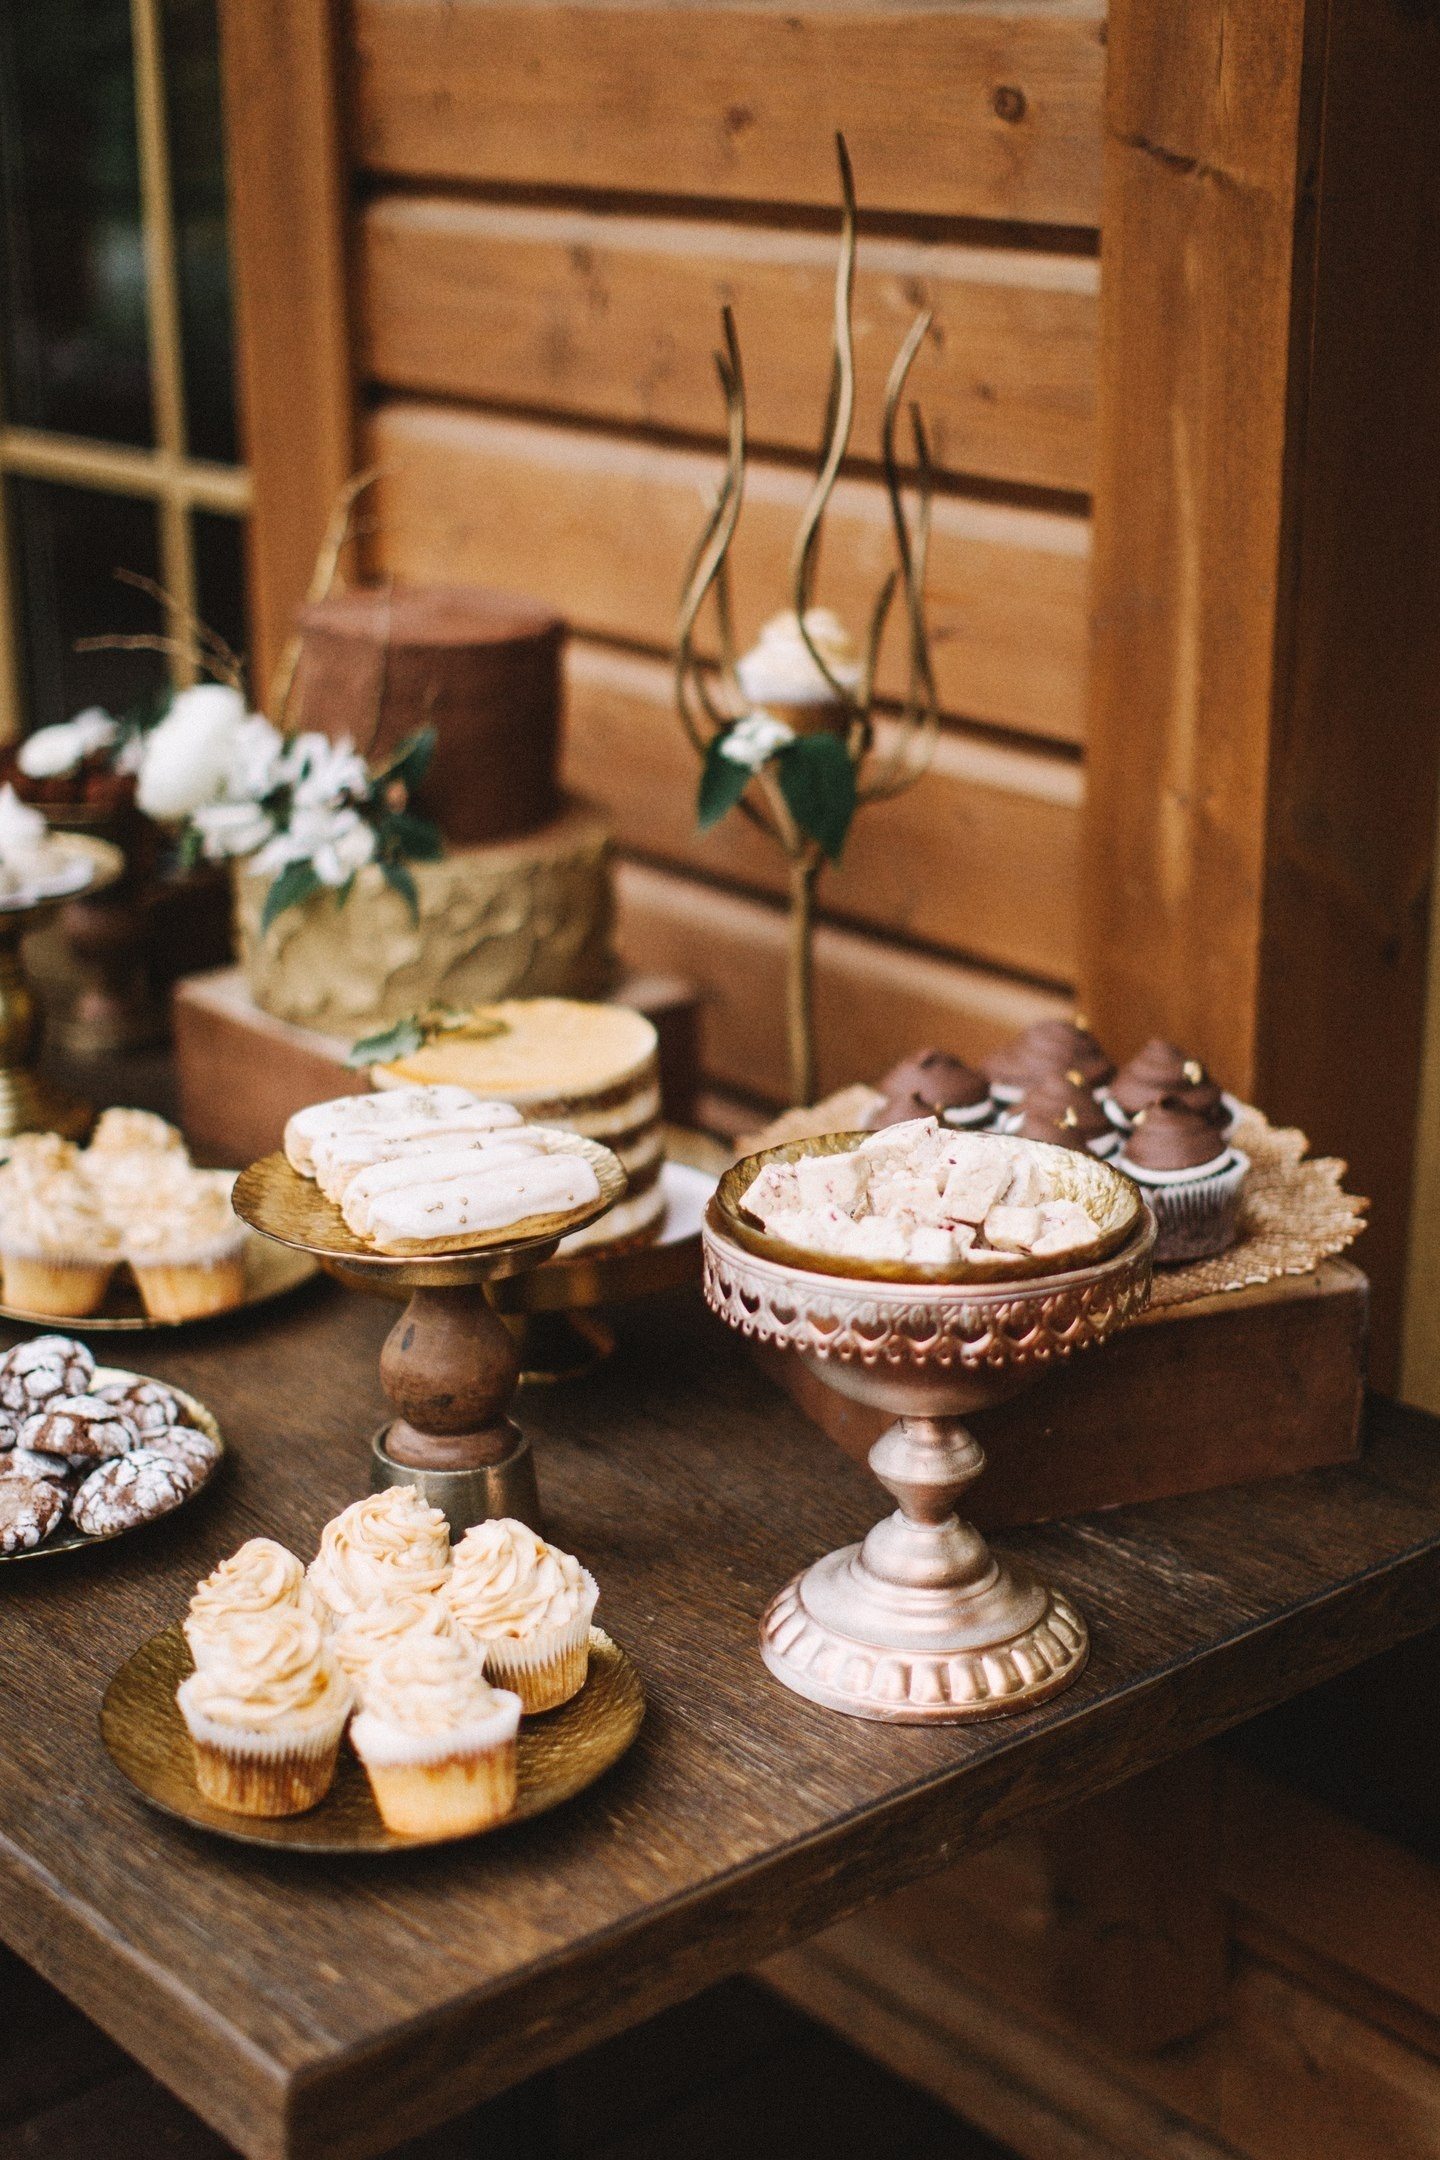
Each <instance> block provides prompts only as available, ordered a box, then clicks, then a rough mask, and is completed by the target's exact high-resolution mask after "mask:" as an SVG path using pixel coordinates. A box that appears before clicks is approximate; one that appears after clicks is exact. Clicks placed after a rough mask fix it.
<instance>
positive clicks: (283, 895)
mask: <svg viewBox="0 0 1440 2160" xmlns="http://www.w3.org/2000/svg"><path fill="white" fill-rule="evenodd" d="M319 890H320V880H319V878H318V877H316V875H315V865H314V864H313V863H308V862H292V863H286V865H285V868H284V869H283V870H282V871H281V872H280V875H279V876H278V877H277V878H276V879H275V882H274V883H273V884H272V886H271V887H270V890H269V892H267V893H266V895H265V907H264V911H263V913H262V914H261V917H260V934H261V936H262V937H263V936H264V934H265V932H266V931H267V930H268V929H269V928H270V925H271V923H273V922H274V920H275V918H276V916H277V915H283V914H284V912H285V910H286V908H292V907H300V906H301V905H302V904H303V902H305V901H306V900H308V899H309V898H310V895H311V894H312V893H317V892H319Z"/></svg>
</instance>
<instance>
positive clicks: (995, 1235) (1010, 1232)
mask: <svg viewBox="0 0 1440 2160" xmlns="http://www.w3.org/2000/svg"><path fill="white" fill-rule="evenodd" d="M1044 1232H1045V1225H1044V1223H1043V1221H1042V1220H1041V1216H1040V1210H1039V1208H1035V1207H992V1208H991V1210H990V1212H989V1214H988V1215H987V1216H986V1217H985V1223H984V1236H985V1242H986V1244H987V1245H993V1246H994V1248H995V1250H996V1251H997V1252H1029V1251H1030V1250H1031V1249H1032V1247H1033V1246H1034V1244H1035V1241H1036V1239H1037V1238H1039V1237H1043V1235H1044Z"/></svg>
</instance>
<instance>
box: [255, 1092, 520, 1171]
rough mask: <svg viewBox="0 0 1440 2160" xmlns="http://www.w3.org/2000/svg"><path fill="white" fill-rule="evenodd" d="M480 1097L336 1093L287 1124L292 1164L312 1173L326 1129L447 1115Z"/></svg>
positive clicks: (468, 1094)
mask: <svg viewBox="0 0 1440 2160" xmlns="http://www.w3.org/2000/svg"><path fill="white" fill-rule="evenodd" d="M478 1101H479V1097H478V1096H477V1095H475V1094H473V1093H472V1092H471V1090H470V1089H469V1088H462V1087H410V1088H391V1089H389V1090H387V1091H385V1092H383V1093H380V1094H376V1095H336V1096H333V1097H332V1098H331V1100H330V1101H329V1102H320V1103H309V1104H307V1105H306V1107H305V1109H303V1110H297V1111H296V1112H295V1114H294V1116H293V1117H292V1118H290V1119H289V1120H288V1122H287V1123H286V1126H285V1153H286V1156H287V1157H288V1158H289V1161H290V1165H291V1168H292V1169H295V1170H298V1171H299V1172H300V1175H301V1176H302V1177H309V1175H310V1174H311V1156H312V1150H313V1148H314V1144H315V1141H316V1140H317V1139H318V1138H319V1137H320V1135H321V1134H322V1133H332V1132H345V1131H356V1130H359V1129H360V1128H362V1127H369V1128H371V1129H374V1128H376V1127H380V1128H384V1127H387V1126H391V1125H395V1124H398V1123H400V1122H402V1121H403V1120H405V1119H407V1118H415V1117H425V1116H427V1115H428V1116H446V1115H449V1114H451V1113H453V1112H454V1111H456V1110H461V1109H464V1107H465V1106H466V1104H468V1103H474V1102H478ZM496 1107H497V1108H508V1107H509V1105H508V1104H505V1105H497V1106H496ZM518 1116H519V1112H518V1111H517V1112H516V1117H517V1118H518Z"/></svg>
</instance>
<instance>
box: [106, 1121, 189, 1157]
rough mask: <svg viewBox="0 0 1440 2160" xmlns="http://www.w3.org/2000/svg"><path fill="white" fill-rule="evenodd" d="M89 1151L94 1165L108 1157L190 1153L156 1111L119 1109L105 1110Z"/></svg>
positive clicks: (178, 1136)
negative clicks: (102, 1158) (98, 1160)
mask: <svg viewBox="0 0 1440 2160" xmlns="http://www.w3.org/2000/svg"><path fill="white" fill-rule="evenodd" d="M85 1152H86V1155H87V1157H88V1158H89V1160H90V1161H91V1163H92V1164H93V1163H94V1162H95V1161H96V1160H97V1159H99V1158H101V1157H104V1156H107V1155H109V1156H114V1155H134V1154H144V1155H179V1156H185V1155H186V1153H187V1150H186V1147H185V1141H184V1138H183V1136H182V1135H181V1134H180V1132H179V1131H178V1130H177V1129H176V1127H175V1126H173V1125H172V1124H170V1123H169V1121H168V1119H166V1118H163V1117H157V1116H156V1114H155V1112H154V1111H153V1110H121V1109H116V1110H102V1112H101V1113H100V1117H99V1119H98V1121H97V1123H96V1126H95V1130H94V1132H93V1133H92V1134H91V1136H90V1145H89V1147H88V1148H87V1149H86V1151H85Z"/></svg>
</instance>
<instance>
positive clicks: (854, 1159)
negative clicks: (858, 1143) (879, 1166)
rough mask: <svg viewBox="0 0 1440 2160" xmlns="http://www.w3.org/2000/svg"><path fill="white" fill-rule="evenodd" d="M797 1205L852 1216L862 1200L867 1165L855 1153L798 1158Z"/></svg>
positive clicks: (866, 1178)
mask: <svg viewBox="0 0 1440 2160" xmlns="http://www.w3.org/2000/svg"><path fill="white" fill-rule="evenodd" d="M794 1170H795V1178H796V1182H797V1184H798V1185H799V1188H800V1205H801V1206H802V1207H807V1208H815V1207H837V1208H840V1209H841V1210H842V1211H843V1213H845V1214H846V1215H853V1214H854V1213H855V1211H856V1209H857V1208H858V1207H859V1206H860V1204H861V1202H862V1201H863V1200H864V1198H865V1188H866V1186H867V1185H868V1184H869V1181H870V1165H869V1163H868V1162H867V1161H866V1159H865V1157H864V1156H863V1155H861V1154H860V1153H859V1151H858V1150H857V1151H855V1152H854V1153H852V1154H846V1155H802V1156H801V1157H800V1159H799V1161H798V1162H796V1163H795V1165H794Z"/></svg>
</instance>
